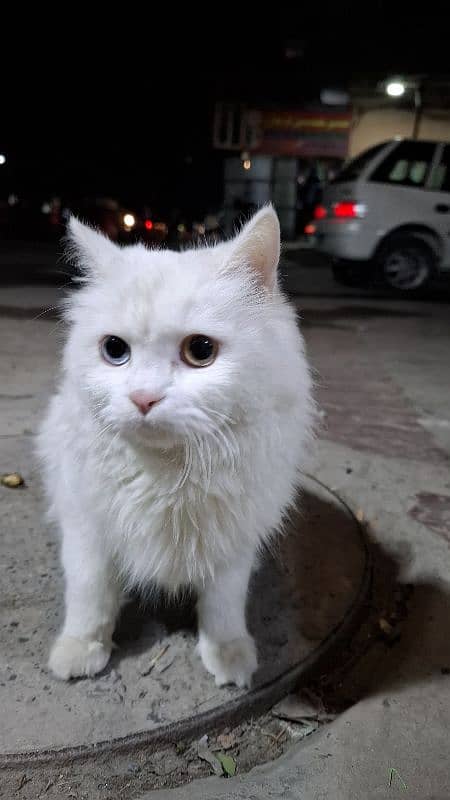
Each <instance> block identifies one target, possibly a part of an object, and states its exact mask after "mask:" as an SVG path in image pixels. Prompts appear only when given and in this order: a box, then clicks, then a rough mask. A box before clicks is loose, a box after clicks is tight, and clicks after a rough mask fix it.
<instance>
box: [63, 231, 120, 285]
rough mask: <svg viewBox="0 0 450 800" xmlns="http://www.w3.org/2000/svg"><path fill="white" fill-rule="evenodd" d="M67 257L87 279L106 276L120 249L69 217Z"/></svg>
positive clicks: (106, 238)
mask: <svg viewBox="0 0 450 800" xmlns="http://www.w3.org/2000/svg"><path fill="white" fill-rule="evenodd" d="M67 242H68V255H69V257H70V258H71V259H73V261H75V262H76V263H77V265H78V266H79V267H80V269H81V270H82V272H83V273H84V274H85V275H86V276H87V277H92V278H94V277H101V276H102V275H103V274H106V273H107V271H108V268H109V266H110V264H111V261H112V260H113V259H114V258H115V257H117V254H118V252H119V251H120V248H119V247H118V245H116V244H114V242H112V241H111V239H108V237H107V236H104V235H103V234H102V233H100V232H99V231H96V230H95V229H94V228H91V227H90V225H85V224H84V223H83V222H80V220H79V219H77V217H73V216H72V217H70V220H69V223H68V225H67Z"/></svg>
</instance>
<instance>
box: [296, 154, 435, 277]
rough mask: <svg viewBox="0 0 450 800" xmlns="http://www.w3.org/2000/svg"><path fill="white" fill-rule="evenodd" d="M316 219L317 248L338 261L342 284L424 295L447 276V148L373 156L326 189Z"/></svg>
mask: <svg viewBox="0 0 450 800" xmlns="http://www.w3.org/2000/svg"><path fill="white" fill-rule="evenodd" d="M314 217H315V219H314V225H313V228H314V231H313V233H314V236H315V242H316V246H317V248H318V249H319V250H321V251H322V252H324V253H328V254H329V255H331V256H332V257H333V258H334V259H335V261H334V266H333V273H334V276H335V278H336V280H338V281H339V282H340V283H344V284H346V285H354V286H356V285H364V283H368V282H370V281H373V280H380V279H381V280H382V281H383V282H384V283H385V284H388V285H389V286H390V287H391V288H393V289H395V290H400V291H405V292H408V291H409V292H411V291H413V290H416V289H419V288H422V287H423V286H425V285H426V284H427V283H428V282H429V281H431V279H432V278H433V276H434V275H436V274H437V273H438V272H445V271H450V144H446V143H444V142H425V141H414V140H407V139H405V140H395V141H390V142H384V143H382V144H378V145H376V146H375V147H372V148H370V149H369V150H367V151H365V152H364V153H362V154H361V155H359V156H358V157H357V158H355V159H353V160H352V161H350V162H349V163H348V164H347V165H345V166H344V168H343V169H342V170H341V172H339V173H338V174H337V176H336V178H335V179H334V180H333V181H332V182H331V183H330V184H329V185H328V186H327V187H326V189H325V191H324V195H323V199H322V202H321V204H320V205H319V206H317V207H316V209H315V212H314ZM309 228H310V229H311V226H309Z"/></svg>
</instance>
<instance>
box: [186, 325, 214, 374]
mask: <svg viewBox="0 0 450 800" xmlns="http://www.w3.org/2000/svg"><path fill="white" fill-rule="evenodd" d="M218 351H219V345H218V343H217V342H216V341H215V339H211V337H210V336H204V335H203V334H202V333H193V334H191V336H186V338H185V339H183V341H182V342H181V349H180V355H181V358H182V359H183V361H184V363H185V364H188V365H189V366H190V367H209V365H210V364H212V363H213V361H215V360H216V357H217V353H218Z"/></svg>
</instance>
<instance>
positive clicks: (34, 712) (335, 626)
mask: <svg viewBox="0 0 450 800" xmlns="http://www.w3.org/2000/svg"><path fill="white" fill-rule="evenodd" d="M4 441H5V442H7V446H6V447H5V448H4V456H5V461H4V463H11V464H14V468H15V469H17V470H19V471H21V472H22V473H23V474H24V475H25V477H26V481H27V486H26V488H24V489H16V490H12V489H6V488H2V489H1V490H2V492H3V493H4V497H3V499H4V500H7V501H8V502H4V503H3V505H4V507H5V510H4V512H3V517H2V540H1V544H0V547H1V559H0V561H1V565H2V571H3V575H2V579H1V585H2V593H1V598H0V602H1V606H0V631H1V641H0V653H1V657H0V658H1V662H0V704H1V709H2V725H1V728H0V763H1V761H2V760H3V763H7V762H9V763H10V764H11V763H13V762H14V761H16V760H20V761H24V760H25V761H26V760H27V758H28V757H32V760H33V761H34V762H36V759H37V760H39V758H40V757H42V758H43V759H48V758H58V757H59V756H63V755H64V757H68V756H69V755H70V754H71V755H77V754H80V755H84V757H86V756H88V754H89V751H90V750H91V749H92V752H93V753H96V754H98V753H99V752H100V751H101V750H107V749H109V748H117V747H119V748H120V747H121V746H124V747H127V746H130V743H131V742H133V743H135V744H138V743H139V742H141V743H144V742H145V743H146V744H147V745H150V744H151V742H152V741H153V742H155V743H158V742H159V743H161V742H164V741H167V740H169V739H171V740H172V741H173V740H174V736H176V735H183V736H186V735H192V734H196V732H197V731H200V732H204V730H205V729H206V727H208V726H209V727H211V725H212V724H213V723H215V724H216V725H217V724H219V723H223V724H227V723H229V722H231V721H233V722H235V721H237V720H238V719H239V718H241V719H242V718H245V716H246V715H247V714H248V715H249V714H250V713H254V711H255V710H257V709H258V708H260V709H261V708H264V707H266V708H267V707H268V706H269V705H270V704H271V703H272V702H275V700H277V699H278V698H279V697H280V696H281V695H282V694H284V693H285V692H287V691H289V689H291V688H292V686H293V685H294V684H295V683H296V682H297V681H298V679H299V678H300V677H301V675H302V672H304V671H305V670H310V669H311V668H312V667H313V665H314V663H315V662H317V660H318V659H319V658H320V657H322V656H323V655H324V653H326V651H327V649H329V648H330V647H331V646H333V645H335V644H336V640H337V639H338V638H339V637H340V636H343V635H344V632H345V630H346V629H347V628H348V623H349V620H350V619H351V618H352V616H353V615H354V613H355V612H356V610H357V607H358V606H359V605H360V604H361V602H362V601H363V598H364V594H365V592H366V590H367V587H368V565H367V553H366V549H365V546H364V542H363V539H362V537H361V532H360V529H359V526H358V524H357V522H356V520H355V519H354V518H353V517H352V515H351V514H350V513H349V511H348V510H347V508H346V507H345V506H344V505H343V504H342V503H341V501H340V500H339V499H338V498H337V497H336V496H335V495H334V494H332V493H331V492H330V491H329V490H327V489H326V488H325V487H324V486H322V485H321V484H319V483H318V482H316V481H314V480H312V479H311V480H308V483H307V486H306V490H305V492H304V493H303V496H302V501H301V506H300V511H299V513H297V514H294V515H293V516H292V519H291V522H290V523H289V525H288V527H287V531H286V534H285V536H284V537H282V538H280V539H279V540H278V543H277V545H276V546H275V547H274V548H273V549H272V551H271V552H267V553H266V554H265V555H264V557H263V558H262V561H261V564H260V567H259V570H258V571H257V573H256V575H255V576H254V578H253V581H252V584H251V589H250V596H249V604H248V617H249V627H250V629H251V630H252V632H253V634H254V635H255V637H256V640H257V643H258V649H259V654H260V668H259V671H258V673H257V675H256V677H255V681H254V686H253V688H252V690H251V691H245V690H238V689H235V688H232V687H230V688H224V689H217V688H216V686H215V685H214V680H213V678H212V677H211V676H210V675H209V674H207V673H206V672H205V670H204V668H203V666H202V664H201V661H200V658H199V656H198V654H197V652H196V647H195V642H196V639H195V631H194V630H193V627H192V625H191V623H192V615H190V614H189V613H188V611H189V609H185V608H181V609H179V610H178V611H177V612H176V613H175V612H174V609H173V608H172V609H169V608H166V610H164V608H162V609H159V610H158V612H157V614H156V615H155V614H154V613H152V609H151V608H149V609H145V610H144V609H143V608H142V606H141V607H140V608H139V607H138V611H137V613H135V609H133V607H131V608H130V609H128V611H127V614H126V624H124V623H122V626H121V631H122V633H120V632H119V638H120V642H121V644H120V648H119V649H118V650H117V651H116V652H115V653H114V655H113V658H112V660H111V663H110V665H109V666H108V668H107V670H106V671H105V673H104V674H103V675H101V676H99V677H96V678H94V679H89V680H79V681H74V682H71V683H61V682H59V681H57V680H55V679H54V678H53V677H52V676H51V675H50V674H49V672H48V671H47V668H46V662H47V656H48V650H49V646H50V643H51V641H52V639H53V638H54V636H55V634H56V632H57V631H58V629H59V627H60V624H61V618H62V607H63V600H62V582H61V575H60V570H59V565H58V554H57V543H56V537H55V533H54V532H52V531H50V530H49V529H48V528H47V526H46V524H45V522H44V521H43V516H42V508H40V485H39V481H38V479H37V476H36V475H34V474H31V475H30V474H29V464H30V452H29V451H30V448H29V446H28V445H27V440H26V439H23V438H22V439H21V440H19V439H16V438H15V437H12V438H11V439H9V440H8V439H7V440H4ZM28 441H29V440H28ZM8 450H9V451H10V453H9V455H10V460H9V461H8V452H7V451H8ZM13 456H14V458H13ZM6 493H7V494H6ZM224 613H226V609H224ZM124 629H125V632H124ZM130 632H131V633H130ZM155 656H158V658H157V659H156V660H155ZM152 663H154V665H153V667H152V668H150V667H151V665H152ZM102 743H103V744H102ZM8 754H9V757H8Z"/></svg>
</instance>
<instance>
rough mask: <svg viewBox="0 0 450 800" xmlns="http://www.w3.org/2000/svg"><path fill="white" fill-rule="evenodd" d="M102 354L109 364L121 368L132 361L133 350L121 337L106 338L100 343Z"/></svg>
mask: <svg viewBox="0 0 450 800" xmlns="http://www.w3.org/2000/svg"><path fill="white" fill-rule="evenodd" d="M100 352H101V354H102V356H103V358H104V360H105V361H107V362H108V364H112V365H113V366H114V367H121V366H122V364H126V363H127V361H129V360H130V356H131V349H130V345H129V344H127V343H126V342H125V341H124V340H123V339H121V338H120V336H105V338H104V339H102V341H101V342H100Z"/></svg>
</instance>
